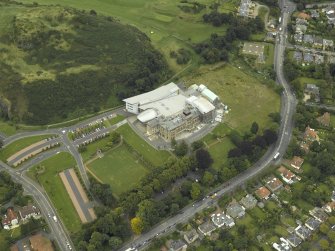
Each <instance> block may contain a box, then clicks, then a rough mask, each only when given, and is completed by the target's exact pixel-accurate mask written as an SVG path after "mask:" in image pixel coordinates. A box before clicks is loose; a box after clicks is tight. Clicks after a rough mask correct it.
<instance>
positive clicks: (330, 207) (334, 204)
mask: <svg viewBox="0 0 335 251" xmlns="http://www.w3.org/2000/svg"><path fill="white" fill-rule="evenodd" d="M322 209H323V210H324V211H325V212H326V213H329V214H330V213H331V212H333V211H335V201H331V202H328V203H327V204H326V205H324V206H323V207H322Z"/></svg>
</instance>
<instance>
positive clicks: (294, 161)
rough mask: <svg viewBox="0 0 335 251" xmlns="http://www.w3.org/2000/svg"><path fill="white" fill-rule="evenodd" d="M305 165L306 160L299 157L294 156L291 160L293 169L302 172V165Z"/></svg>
mask: <svg viewBox="0 0 335 251" xmlns="http://www.w3.org/2000/svg"><path fill="white" fill-rule="evenodd" d="M303 163H304V159H303V158H301V157H299V156H294V157H293V159H292V160H291V167H293V168H295V169H297V170H300V168H301V166H302V164H303Z"/></svg>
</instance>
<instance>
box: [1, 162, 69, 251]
mask: <svg viewBox="0 0 335 251" xmlns="http://www.w3.org/2000/svg"><path fill="white" fill-rule="evenodd" d="M0 170H2V171H6V172H7V173H9V174H10V175H11V177H12V178H13V180H14V182H17V183H20V184H22V187H23V189H24V191H25V192H26V193H27V194H29V195H31V196H32V197H33V198H34V200H35V202H36V203H37V204H38V207H39V208H40V210H41V213H42V214H43V215H44V218H45V220H46V222H47V223H48V225H49V228H50V231H51V233H52V236H53V237H54V238H55V240H56V242H57V244H58V246H59V247H60V249H61V250H63V251H65V250H69V249H68V247H67V245H66V243H67V242H69V243H70V245H71V246H72V247H74V245H73V243H72V241H71V239H70V237H69V235H68V234H67V232H66V231H65V227H64V226H63V224H62V222H61V221H60V220H59V219H60V218H59V216H58V214H57V212H56V211H55V209H54V207H53V205H52V204H51V202H50V200H49V198H48V196H47V195H46V194H45V192H44V189H43V188H42V187H40V186H39V185H38V184H36V183H35V182H33V181H32V180H30V179H28V178H26V177H25V176H24V175H23V174H22V173H20V172H18V171H15V170H14V169H13V168H11V167H10V166H8V165H7V164H5V163H3V162H2V161H0ZM48 214H50V216H51V217H48ZM54 215H55V216H56V217H57V218H58V221H57V222H55V221H54V220H53V218H52V217H53V216H54Z"/></svg>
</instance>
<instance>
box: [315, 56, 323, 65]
mask: <svg viewBox="0 0 335 251" xmlns="http://www.w3.org/2000/svg"><path fill="white" fill-rule="evenodd" d="M314 59H315V60H314V61H315V63H316V64H323V63H324V62H325V57H324V56H323V55H319V54H315V55H314Z"/></svg>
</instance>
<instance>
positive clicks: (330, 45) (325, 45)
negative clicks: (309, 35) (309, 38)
mask: <svg viewBox="0 0 335 251" xmlns="http://www.w3.org/2000/svg"><path fill="white" fill-rule="evenodd" d="M322 43H323V49H324V50H325V49H327V48H333V47H334V41H333V40H329V39H323V42H322Z"/></svg>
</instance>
